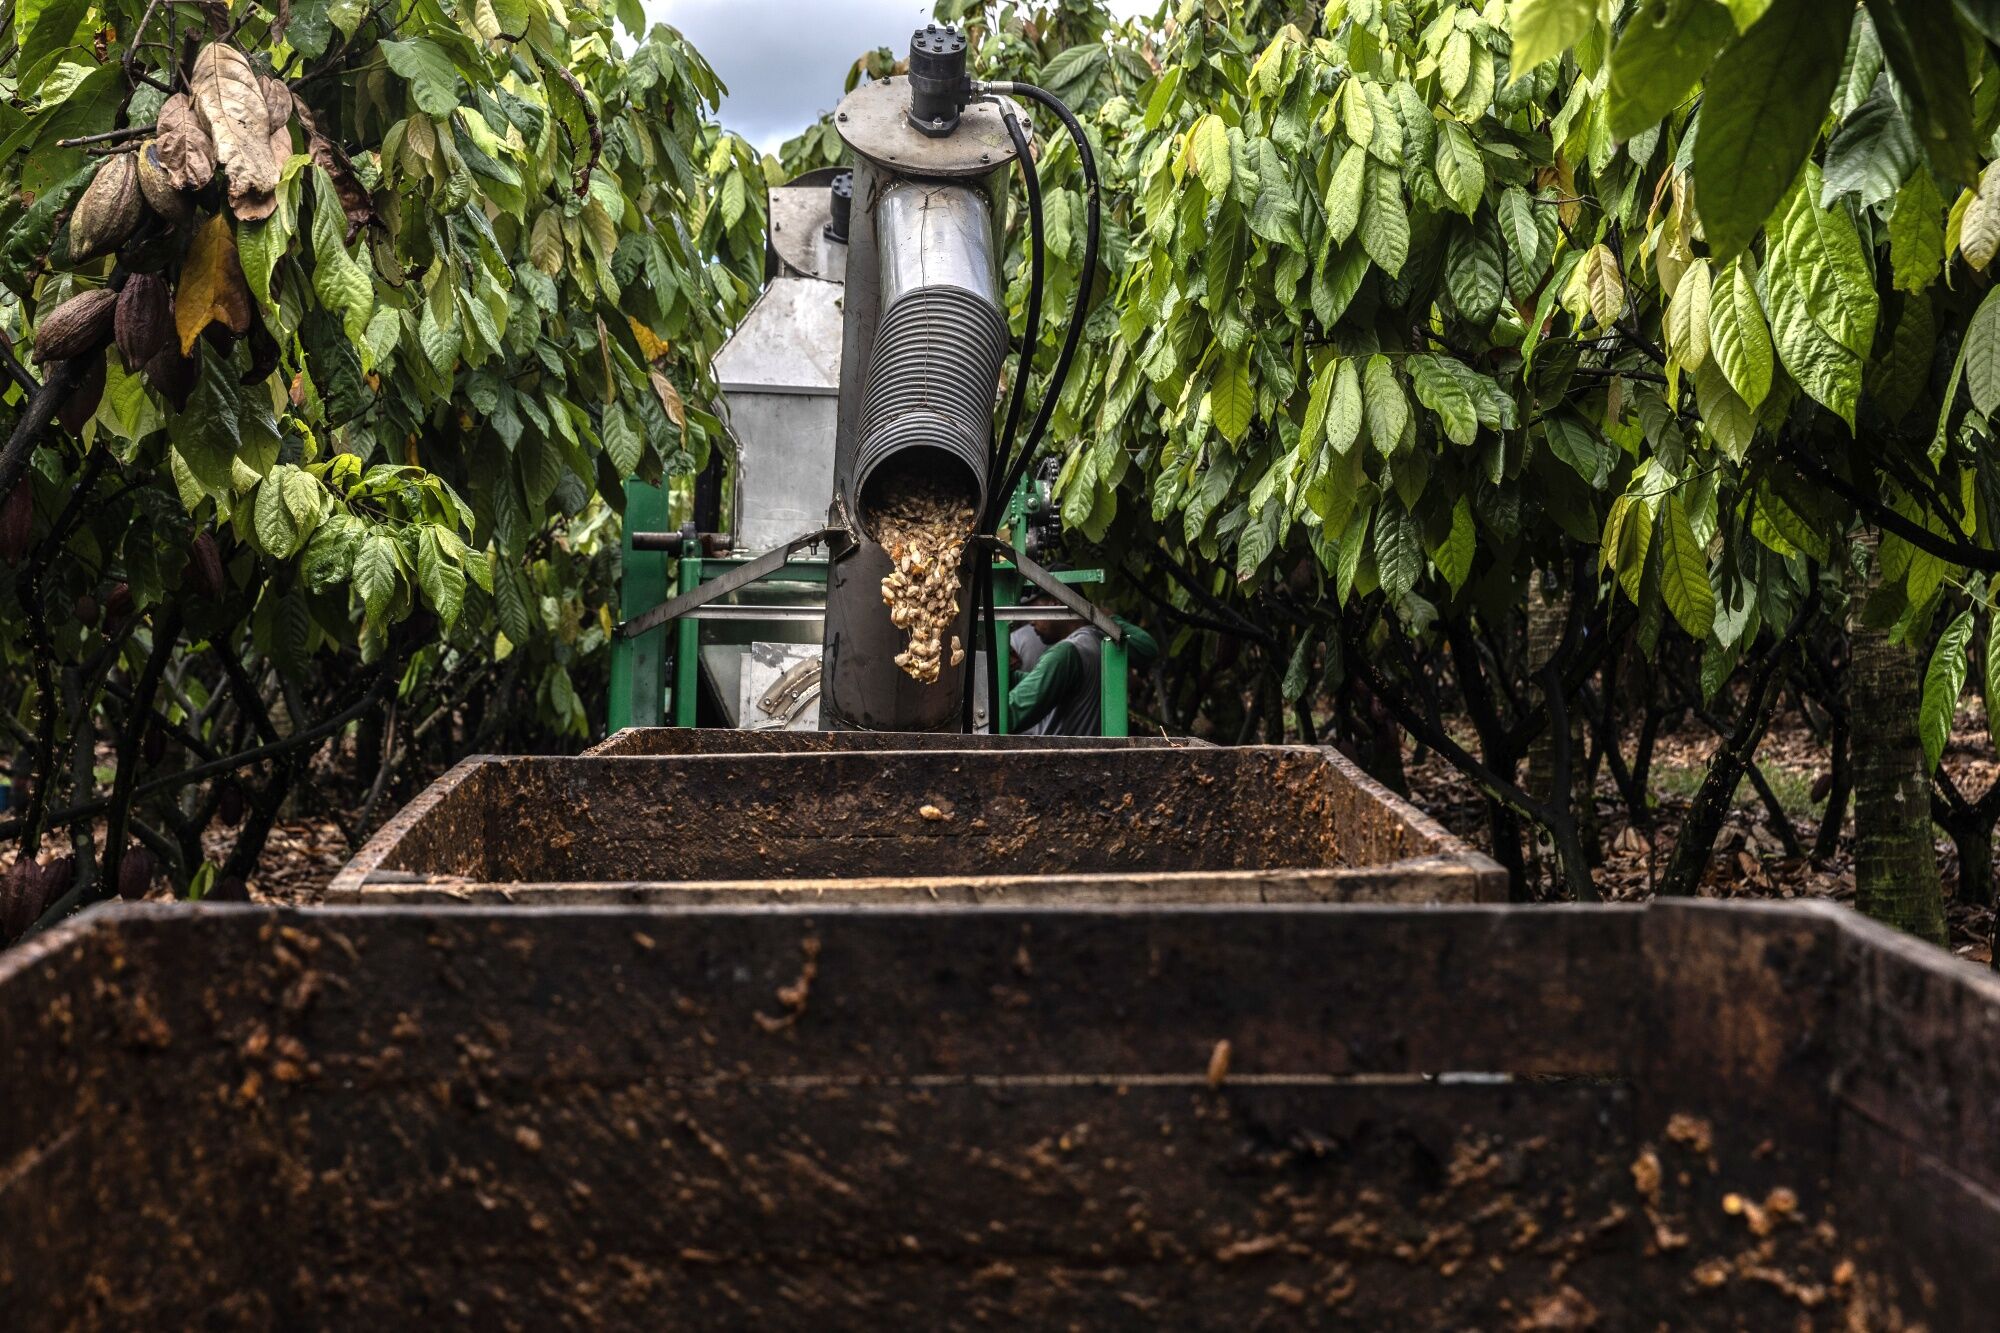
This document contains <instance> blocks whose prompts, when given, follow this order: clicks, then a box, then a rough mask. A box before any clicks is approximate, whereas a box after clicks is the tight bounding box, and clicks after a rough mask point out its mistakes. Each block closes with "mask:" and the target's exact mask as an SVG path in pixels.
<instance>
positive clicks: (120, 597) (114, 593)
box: [104, 583, 132, 625]
mask: <svg viewBox="0 0 2000 1333" xmlns="http://www.w3.org/2000/svg"><path fill="white" fill-rule="evenodd" d="M104 613H105V614H106V615H108V616H110V617H111V623H112V624H114V625H116V624H118V623H120V622H121V621H123V620H124V619H125V617H127V616H129V615H131V614H132V585H131V584H129V583H114V584H112V585H111V592H110V593H109V594H108V595H107V596H106V597H105V599H104Z"/></svg>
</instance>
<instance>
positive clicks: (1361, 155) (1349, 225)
mask: <svg viewBox="0 0 2000 1333" xmlns="http://www.w3.org/2000/svg"><path fill="white" fill-rule="evenodd" d="M1367 184H1368V154H1367V152H1366V151H1365V150H1363V149H1361V148H1359V147H1356V146H1354V145H1349V146H1348V149H1347V151H1346V152H1345V153H1343V154H1341V157H1340V165H1339V166H1336V167H1335V168H1334V169H1333V178H1332V179H1331V180H1330V181H1328V182H1327V186H1326V227H1327V231H1328V232H1330V233H1331V234H1332V236H1333V239H1334V243H1335V244H1345V243H1346V241H1347V238H1348V237H1349V236H1352V235H1353V234H1354V227H1355V224H1356V223H1358V222H1360V221H1361V203H1362V199H1363V197H1364V195H1365V193H1366V189H1367Z"/></svg>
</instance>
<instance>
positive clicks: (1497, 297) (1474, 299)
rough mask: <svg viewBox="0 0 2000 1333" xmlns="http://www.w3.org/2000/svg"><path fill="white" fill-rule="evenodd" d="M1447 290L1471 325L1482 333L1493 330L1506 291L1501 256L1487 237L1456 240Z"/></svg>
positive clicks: (1462, 234) (1448, 267)
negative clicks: (1483, 330)
mask: <svg viewBox="0 0 2000 1333" xmlns="http://www.w3.org/2000/svg"><path fill="white" fill-rule="evenodd" d="M1445 288H1446V290H1448V291H1449V292H1450V293H1451V303H1452V304H1453V305H1455V306H1457V307H1458V313H1459V314H1460V315H1462V316H1464V317H1465V319H1466V320H1467V321H1469V322H1470V323H1473V324H1476V325H1477V326H1479V327H1480V328H1482V329H1484V328H1491V327H1492V325H1493V321H1494V320H1495V319H1496V318H1498V317H1499V314H1500V302H1501V299H1502V298H1503V297H1504V296H1505V295H1506V290H1505V287H1504V285H1503V284H1502V282H1501V278H1500V254H1499V252H1498V251H1497V250H1495V249H1494V248H1493V246H1492V244H1491V243H1490V242H1489V241H1487V239H1486V238H1485V237H1484V236H1481V235H1478V234H1476V233H1473V232H1460V233H1459V234H1458V236H1457V237H1456V238H1455V239H1453V241H1452V244H1451V252H1450V257H1449V258H1448V260H1447V261H1446V265H1445Z"/></svg>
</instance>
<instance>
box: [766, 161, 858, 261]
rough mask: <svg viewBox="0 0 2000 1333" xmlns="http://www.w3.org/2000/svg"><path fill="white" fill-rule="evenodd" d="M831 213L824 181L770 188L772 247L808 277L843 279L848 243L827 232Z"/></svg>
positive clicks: (780, 257) (779, 255) (780, 256)
mask: <svg viewBox="0 0 2000 1333" xmlns="http://www.w3.org/2000/svg"><path fill="white" fill-rule="evenodd" d="M832 213H833V210H832V207H831V205H830V202H829V200H828V197H827V187H826V186H825V185H824V184H820V185H780V186H778V187H777V188H775V189H773V190H772V191H771V214H770V216H771V248H772V249H773V250H776V251H777V252H778V258H779V259H781V260H783V261H784V262H785V264H786V266H787V267H789V268H791V269H793V270H795V271H797V272H799V273H802V274H804V275H806V276H807V277H810V278H824V279H826V280H827V281H828V282H841V281H843V280H845V279H846V277H847V243H846V242H845V241H836V240H833V239H831V238H830V237H828V236H827V234H826V224H827V219H828V218H829V217H831V216H832Z"/></svg>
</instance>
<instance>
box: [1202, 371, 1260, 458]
mask: <svg viewBox="0 0 2000 1333" xmlns="http://www.w3.org/2000/svg"><path fill="white" fill-rule="evenodd" d="M1208 405H1209V411H1210V413H1211V414H1212V415H1213V418H1214V421H1215V428H1216V429H1217V430H1219V431H1221V432H1222V437H1223V438H1224V439H1226V440H1228V441H1229V442H1230V443H1231V444H1235V443H1236V442H1237V441H1239V440H1241V439H1242V438H1243V435H1244V432H1246V431H1248V430H1249V429H1250V418H1251V415H1252V414H1253V413H1254V412H1255V411H1256V407H1257V396H1256V394H1255V393H1254V392H1253V391H1252V390H1251V388H1250V362H1249V359H1248V358H1247V357H1245V356H1243V355H1241V354H1232V353H1224V354H1223V355H1222V357H1221V358H1220V359H1219V362H1218V364H1217V366H1216V371H1215V378H1214V379H1213V380H1212V381H1210V383H1209V386H1208Z"/></svg>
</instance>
